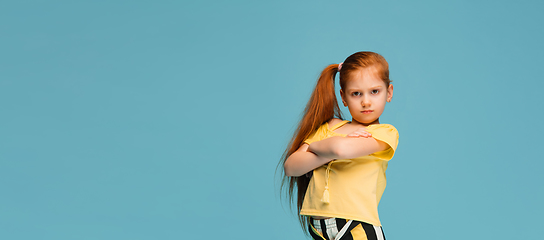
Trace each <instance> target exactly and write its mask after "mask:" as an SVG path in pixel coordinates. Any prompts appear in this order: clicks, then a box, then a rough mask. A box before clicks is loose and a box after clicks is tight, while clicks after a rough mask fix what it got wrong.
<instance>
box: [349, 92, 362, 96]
mask: <svg viewBox="0 0 544 240" xmlns="http://www.w3.org/2000/svg"><path fill="white" fill-rule="evenodd" d="M351 95H352V96H359V95H361V93H360V92H353V93H352V94H351Z"/></svg>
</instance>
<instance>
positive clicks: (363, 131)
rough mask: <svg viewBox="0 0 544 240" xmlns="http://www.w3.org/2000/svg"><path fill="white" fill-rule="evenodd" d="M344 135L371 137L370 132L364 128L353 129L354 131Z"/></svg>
mask: <svg viewBox="0 0 544 240" xmlns="http://www.w3.org/2000/svg"><path fill="white" fill-rule="evenodd" d="M346 137H365V138H368V137H372V134H370V133H369V132H367V131H366V128H364V127H363V128H359V129H357V130H355V131H354V132H352V133H350V134H348V135H347V136H346Z"/></svg>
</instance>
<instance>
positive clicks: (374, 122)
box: [350, 118, 380, 127]
mask: <svg viewBox="0 0 544 240" xmlns="http://www.w3.org/2000/svg"><path fill="white" fill-rule="evenodd" d="M350 124H353V125H360V126H363V127H368V126H370V125H373V124H380V119H379V118H378V119H376V120H374V121H373V122H371V123H361V122H358V121H357V120H355V119H353V118H352V119H351V122H350Z"/></svg>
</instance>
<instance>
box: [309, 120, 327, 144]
mask: <svg viewBox="0 0 544 240" xmlns="http://www.w3.org/2000/svg"><path fill="white" fill-rule="evenodd" d="M327 124H328V123H324V124H322V125H321V126H320V127H319V128H318V129H317V130H315V131H314V132H313V133H312V134H310V136H309V137H308V138H306V139H305V140H304V143H307V144H311V143H313V142H317V141H321V140H323V139H324V138H325V136H326V135H327V129H328V127H329V126H328V125H327Z"/></svg>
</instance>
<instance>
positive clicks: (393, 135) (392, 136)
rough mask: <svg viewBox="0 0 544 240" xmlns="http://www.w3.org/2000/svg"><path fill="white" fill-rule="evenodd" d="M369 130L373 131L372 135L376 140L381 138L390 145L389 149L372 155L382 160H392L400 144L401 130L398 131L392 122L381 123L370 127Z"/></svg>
mask: <svg viewBox="0 0 544 240" xmlns="http://www.w3.org/2000/svg"><path fill="white" fill-rule="evenodd" d="M367 131H368V132H369V133H371V134H372V137H373V138H375V139H376V140H380V141H382V142H385V143H386V144H387V145H389V148H388V149H386V150H383V151H380V152H375V153H373V154H371V155H372V156H374V157H377V158H379V159H382V160H386V161H388V160H391V158H393V155H395V151H396V150H397V145H398V144H399V132H398V131H397V129H396V128H395V127H393V125H390V124H380V125H375V126H373V127H371V128H368V129H367Z"/></svg>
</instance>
